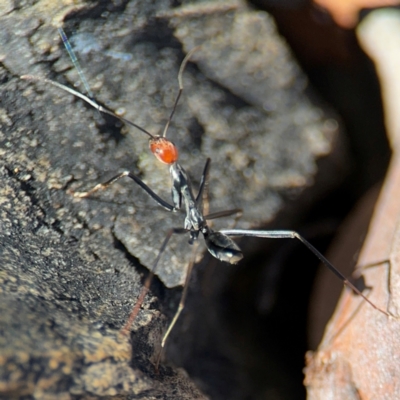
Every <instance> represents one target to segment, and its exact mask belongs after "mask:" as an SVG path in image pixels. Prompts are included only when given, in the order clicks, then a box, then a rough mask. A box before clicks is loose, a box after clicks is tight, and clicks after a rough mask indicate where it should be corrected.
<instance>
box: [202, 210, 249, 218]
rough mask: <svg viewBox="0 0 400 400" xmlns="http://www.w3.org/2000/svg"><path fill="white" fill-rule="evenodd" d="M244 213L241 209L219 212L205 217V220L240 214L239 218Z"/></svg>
mask: <svg viewBox="0 0 400 400" xmlns="http://www.w3.org/2000/svg"><path fill="white" fill-rule="evenodd" d="M242 212H243V210H242V209H241V208H234V209H233V210H225V211H217V212H215V213H211V214H208V215H205V216H204V218H205V219H206V220H207V221H209V220H211V219H217V218H224V217H230V216H231V215H235V214H239V216H241V214H242Z"/></svg>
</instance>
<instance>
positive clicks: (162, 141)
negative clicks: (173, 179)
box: [149, 136, 178, 165]
mask: <svg viewBox="0 0 400 400" xmlns="http://www.w3.org/2000/svg"><path fill="white" fill-rule="evenodd" d="M149 145H150V151H151V152H152V153H153V154H154V155H155V156H156V157H157V159H158V160H159V161H161V162H162V163H164V164H169V165H170V164H173V163H175V162H176V161H178V149H177V148H176V147H175V145H174V144H173V143H172V142H170V141H169V140H168V139H166V138H164V137H161V136H158V137H154V138H151V139H150V140H149Z"/></svg>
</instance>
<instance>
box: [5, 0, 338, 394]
mask: <svg viewBox="0 0 400 400" xmlns="http://www.w3.org/2000/svg"><path fill="white" fill-rule="evenodd" d="M55 3H56V4H53V3H52V2H50V3H49V2H47V1H36V2H35V1H32V2H25V3H24V5H22V6H21V7H20V8H17V7H15V8H14V6H13V4H12V3H11V2H10V3H7V2H4V3H2V5H1V6H0V24H1V29H0V48H1V63H0V87H1V100H0V101H1V103H0V104H1V108H0V127H1V130H0V155H1V159H0V176H1V178H0V179H1V185H0V226H1V229H0V251H1V266H0V308H1V310H0V326H1V334H0V394H1V396H3V397H10V398H11V397H12V398H36V399H41V398H46V399H52V398H54V399H55V398H57V399H70V398H88V399H89V398H91V399H93V398H109V397H114V396H118V398H142V399H150V398H156V397H157V398H165V399H181V398H182V399H183V398H185V399H188V398H205V395H203V394H202V393H201V392H200V391H199V390H198V389H197V388H196V386H195V385H194V384H193V383H192V382H191V381H190V380H189V379H188V378H187V376H186V374H185V373H184V372H182V370H179V369H172V368H170V367H166V366H164V365H162V366H161V368H160V373H159V374H158V375H157V374H155V371H154V367H153V364H152V361H154V357H155V356H156V355H157V353H158V349H159V343H160V336H161V333H162V331H163V330H164V329H165V326H166V321H167V318H166V317H165V315H167V316H168V319H169V318H170V317H171V313H172V312H173V310H174V309H175V307H176V294H177V293H176V292H173V291H166V290H164V287H163V285H161V284H160V282H156V284H155V285H154V287H153V289H152V291H151V292H150V294H149V295H148V297H147V299H146V301H145V303H144V306H143V310H142V311H141V313H140V314H139V317H138V318H137V320H136V321H135V324H134V326H133V333H132V335H131V337H121V336H120V335H119V329H120V328H121V327H122V326H123V324H124V322H125V320H126V318H127V315H128V314H129V312H130V310H131V308H132V306H133V305H134V303H135V299H136V297H137V294H138V292H139V290H140V288H141V285H142V279H143V276H144V275H145V273H146V269H145V268H143V266H145V267H148V266H149V265H151V264H152V262H153V260H154V257H155V255H156V254H157V252H158V249H159V246H160V243H161V242H162V240H163V238H164V235H165V233H166V231H167V230H168V228H169V227H171V226H181V225H182V220H183V218H182V215H178V216H177V215H166V214H167V213H166V212H163V210H160V209H159V208H158V207H157V205H156V204H154V202H153V201H152V200H151V199H149V198H148V196H147V195H146V194H145V193H143V191H141V189H140V188H138V187H137V186H136V185H134V184H133V183H131V182H121V184H117V185H115V186H113V187H111V188H110V189H109V190H108V191H106V192H104V193H99V194H98V195H96V196H93V198H91V199H84V200H76V199H74V198H72V197H71V196H70V195H69V194H68V189H73V190H86V189H88V188H91V187H92V186H93V185H94V184H96V183H98V182H99V181H103V180H105V179H108V178H110V177H111V176H112V175H113V174H115V173H117V172H120V171H122V170H125V169H129V170H132V171H133V172H135V173H136V174H139V175H140V176H141V177H142V178H143V180H144V181H145V182H146V183H147V184H148V185H149V186H150V187H152V188H154V190H155V191H156V192H158V193H159V194H160V195H161V196H162V197H164V198H165V199H168V198H169V176H168V170H167V168H166V167H165V166H163V165H160V164H158V163H157V162H156V161H155V159H154V158H153V156H152V155H151V154H150V153H149V151H148V148H147V147H148V144H147V138H146V137H145V136H144V135H143V134H141V133H140V132H137V131H134V130H133V129H131V128H129V129H126V128H125V127H121V126H120V124H119V123H118V122H116V121H115V120H113V119H112V118H105V117H101V116H99V115H98V113H97V112H96V111H95V110H93V109H92V108H90V107H89V106H87V105H86V104H84V103H83V102H82V101H80V100H77V99H75V98H73V97H72V96H70V95H68V94H66V93H64V92H61V91H60V90H58V89H56V88H54V87H52V86H49V85H45V84H42V83H33V82H27V81H22V80H20V79H19V76H20V75H24V74H32V75H40V76H43V77H47V78H50V79H53V80H57V81H59V82H61V83H64V84H67V85H70V86H72V85H73V84H74V83H75V82H76V81H77V80H78V78H77V74H76V71H75V70H73V69H71V62H70V60H69V58H68V55H67V54H66V53H65V50H64V48H63V45H62V43H61V42H60V39H59V38H58V36H57V30H56V27H57V26H63V28H64V29H65V30H66V32H67V33H68V34H69V35H70V37H71V41H72V43H73V45H74V48H75V51H76V53H77V55H78V57H79V58H80V61H81V64H82V65H84V66H85V68H84V69H85V72H86V74H87V79H88V81H89V83H90V85H91V87H92V90H93V91H94V93H95V96H96V98H97V99H98V100H99V101H100V102H103V103H104V104H106V105H107V106H108V107H110V108H111V109H114V110H117V109H119V111H121V112H124V116H125V117H126V118H128V119H130V120H133V121H135V122H136V123H137V124H139V125H141V126H144V127H145V128H146V129H147V130H149V131H151V132H153V133H159V132H161V130H162V127H163V124H164V123H165V121H166V118H167V116H168V115H169V112H170V110H171V107H172V104H173V101H174V98H175V96H176V93H177V74H178V69H179V65H180V62H181V60H182V59H183V57H184V55H185V54H186V52H187V51H188V50H189V49H191V48H193V46H196V45H202V47H201V48H200V49H199V50H198V52H197V53H196V54H195V55H194V56H193V63H192V64H190V65H189V66H188V68H187V71H186V72H185V74H184V84H185V91H184V95H183V97H182V100H181V103H180V106H179V107H178V109H177V112H176V115H175V117H174V121H173V124H172V125H171V129H170V132H169V137H170V138H172V139H173V140H174V141H175V143H176V144H177V145H178V146H179V149H180V152H181V153H180V155H181V163H182V164H183V165H184V166H185V168H186V169H187V170H188V171H189V173H190V174H191V176H193V177H194V184H196V183H198V180H199V175H200V173H201V170H202V168H203V165H204V162H205V159H206V157H211V159H212V160H213V164H212V171H211V182H210V201H211V206H212V209H211V211H215V210H221V209H229V208H243V209H244V210H245V213H244V217H243V218H242V219H241V221H240V222H239V225H238V226H239V227H250V226H254V225H259V224H261V223H265V222H268V221H270V220H271V219H272V218H273V217H274V215H275V214H276V212H277V211H278V210H279V209H281V208H282V207H283V206H284V202H285V195H286V194H287V193H292V191H293V188H295V189H296V190H301V189H302V188H304V187H306V186H308V185H311V184H312V182H313V179H314V176H315V174H316V172H317V167H316V160H317V159H318V158H319V157H321V156H323V155H326V154H328V153H329V152H330V151H331V149H332V143H333V142H334V140H335V139H336V137H337V136H336V135H337V130H336V127H337V125H336V123H335V122H334V121H332V120H331V119H329V118H327V116H326V115H324V113H323V112H322V111H321V110H320V109H317V108H315V107H314V106H313V105H312V104H311V102H310V101H309V100H308V98H307V96H306V95H305V93H304V91H305V88H306V86H307V82H306V79H305V78H304V76H303V75H302V74H301V72H300V70H299V68H298V67H297V66H296V64H295V63H294V62H293V60H292V59H291V56H290V53H289V51H288V49H287V48H286V46H285V45H284V44H283V43H282V41H281V40H280V39H279V38H278V36H277V34H276V31H275V27H274V24H273V22H272V20H271V18H270V17H269V16H268V15H267V14H266V13H261V12H255V11H250V10H249V9H248V8H246V7H245V6H244V5H243V4H242V3H240V2H212V3H199V4H194V5H189V6H182V7H180V8H175V9H172V8H171V7H172V6H171V3H172V2H169V1H157V2H155V3H154V4H150V3H151V2H148V1H143V2H140V1H130V2H129V1H123V2H118V3H117V2H116V3H115V4H114V3H110V2H108V1H105V2H87V3H85V2H74V5H71V2H67V1H65V2H61V1H60V2H55ZM260 38H261V40H260ZM90 49H92V50H91V51H90ZM128 131H129V133H127V132H128ZM333 179H335V178H333ZM327 185H329V183H327ZM222 223H223V222H221V221H220V222H218V224H222ZM225 223H226V222H225ZM218 224H216V226H217V227H218V226H222V225H218ZM225 226H226V225H225ZM186 241H187V238H175V239H174V240H172V241H171V245H170V246H169V247H168V250H167V251H166V254H165V255H164V257H163V260H162V263H161V265H160V268H159V273H158V276H159V278H160V279H161V281H162V282H163V283H164V285H165V286H166V287H175V286H177V285H180V284H182V282H183V281H184V278H185V266H186V264H187V260H188V258H189V257H190V248H189V246H188V245H187V243H186ZM170 303H171V304H170ZM204 329H207V328H206V326H204ZM194 340H195V339H193V340H192V342H193V341H194ZM183 342H184V343H185V345H187V344H188V343H190V341H189V340H186V339H185V340H183ZM176 348H177V346H174V349H175V351H177V350H176ZM185 355H187V358H186V360H187V359H188V358H189V360H192V362H194V363H195V362H196V355H195V354H190V347H189V346H188V348H186V349H185ZM190 357H191V358H190ZM175 359H178V360H179V359H180V357H179V356H178V357H175ZM203 368H204V369H206V367H203ZM211 370H212V368H211ZM232 379H234V377H233V378H232ZM228 382H229V381H228ZM219 384H221V382H220V383H219ZM222 384H223V383H222ZM231 389H232V391H233V392H234V393H231V395H230V396H229V398H231V399H234V398H244V397H243V396H244V393H243V392H239V391H236V392H235V390H234V386H233V385H232V388H231ZM221 392H223V393H227V389H226V388H225V389H224V390H222V389H221Z"/></svg>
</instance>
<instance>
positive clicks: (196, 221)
mask: <svg viewBox="0 0 400 400" xmlns="http://www.w3.org/2000/svg"><path fill="white" fill-rule="evenodd" d="M59 33H60V36H61V39H62V41H63V43H64V45H65V47H66V49H67V51H68V53H69V55H70V57H71V60H72V62H73V63H74V65H75V67H76V68H77V69H78V73H79V76H80V77H81V80H82V81H83V83H84V86H85V88H86V90H87V92H88V93H89V96H90V97H88V96H85V95H83V94H82V93H79V92H77V91H75V90H74V89H71V88H69V87H67V86H64V85H62V84H60V83H58V82H55V81H52V80H49V79H45V78H40V77H36V76H32V75H23V76H21V79H25V80H31V81H39V82H44V83H49V84H51V85H54V86H56V87H58V88H60V89H62V90H64V91H66V92H68V93H70V94H72V95H74V96H76V97H79V98H81V99H82V100H84V101H86V102H87V103H89V104H90V105H91V106H93V107H94V108H95V109H97V110H98V111H99V112H102V113H105V114H108V115H111V116H113V117H115V118H117V119H119V120H120V121H122V122H124V123H126V124H128V125H131V126H133V127H135V128H136V129H138V130H140V131H141V132H143V133H144V134H146V135H147V136H149V147H150V151H151V152H152V153H153V154H154V156H155V157H156V158H157V160H158V161H160V162H161V163H163V164H166V165H168V166H169V172H170V175H171V181H172V187H171V195H172V204H171V203H169V202H168V201H165V200H163V199H162V198H161V197H159V196H158V195H157V194H156V193H155V192H154V191H153V190H152V189H151V188H150V187H149V186H147V185H146V184H145V183H144V182H143V181H142V180H141V179H140V178H139V177H138V176H136V175H134V174H133V173H132V172H130V171H124V172H122V173H120V174H118V175H116V176H114V177H112V178H111V179H109V180H108V181H106V182H104V183H99V184H97V185H96V186H95V187H93V188H92V189H91V190H89V191H86V192H73V191H70V193H71V194H72V195H73V196H74V197H77V198H85V197H89V196H91V195H92V194H93V193H95V192H97V191H99V190H104V189H106V188H107V187H109V186H110V185H112V184H113V183H115V182H117V181H118V180H120V179H122V178H124V177H128V178H130V179H132V180H133V181H134V182H135V183H137V184H138V185H139V186H140V187H141V188H142V189H143V190H144V191H146V192H147V193H148V194H149V196H150V197H151V198H152V199H153V200H154V201H155V202H156V203H158V204H159V205H160V206H161V207H163V208H164V209H165V210H167V211H169V212H176V211H178V210H179V209H181V207H182V203H183V205H184V207H185V213H186V216H185V221H184V227H183V228H172V229H170V230H169V231H168V233H167V234H166V237H165V239H164V241H163V243H162V245H161V247H160V250H159V252H158V255H157V257H156V259H155V261H154V263H153V266H152V268H151V269H150V273H149V275H148V276H147V278H146V280H145V283H144V285H143V288H142V290H141V292H140V294H139V296H138V299H137V301H136V304H135V306H134V307H133V309H132V311H131V314H130V315H129V318H128V320H127V322H126V323H125V325H124V327H123V328H122V329H121V333H123V334H124V335H127V334H128V333H129V332H130V327H131V325H132V323H133V322H134V320H135V318H136V316H137V315H138V313H139V310H140V307H141V305H142V303H143V301H144V299H145V297H146V295H147V292H148V291H149V289H150V285H151V282H152V279H153V276H154V274H155V272H156V269H157V265H158V263H159V260H160V258H161V256H162V254H163V252H164V251H165V249H166V248H167V245H168V242H169V240H170V238H171V237H172V236H173V235H174V234H178V235H180V234H186V233H189V244H191V245H192V244H193V243H194V242H196V241H197V239H198V237H199V235H200V234H201V235H202V236H203V238H204V241H205V244H206V247H207V249H208V251H209V252H210V253H211V254H212V256H214V257H215V258H217V259H218V260H220V261H223V262H228V263H230V264H236V263H238V262H239V261H240V260H241V259H242V258H243V254H242V252H241V250H240V248H239V246H238V245H237V244H236V243H235V242H234V241H233V240H232V239H231V237H242V236H247V237H259V238H268V239H297V240H299V241H300V242H301V243H303V245H305V246H306V247H307V248H308V249H309V250H310V251H311V252H312V253H313V254H314V255H315V256H316V257H317V258H318V259H319V260H320V261H321V262H322V263H323V264H324V265H325V266H327V267H328V268H329V269H330V270H331V271H332V272H333V273H334V274H335V275H336V276H337V277H338V278H339V279H341V280H342V282H343V283H344V285H346V286H347V287H349V288H350V289H352V290H353V291H354V292H355V293H357V294H358V295H359V296H361V297H362V298H363V299H364V300H365V301H366V302H368V303H369V304H370V305H371V306H372V307H373V308H375V309H376V310H378V311H380V312H381V313H383V314H385V315H386V316H390V314H389V313H388V312H387V311H385V310H383V309H381V308H379V307H378V306H376V305H375V304H374V303H373V302H372V301H371V300H369V299H368V298H367V297H366V296H365V295H364V294H362V293H361V291H360V290H358V289H357V288H356V287H355V286H354V285H353V284H352V283H351V282H350V281H349V280H348V279H347V278H346V277H345V276H344V275H343V274H342V273H341V272H340V271H339V270H338V269H336V267H334V266H333V264H331V263H330V262H329V261H328V260H327V259H326V258H325V257H324V256H323V255H322V254H321V253H320V252H319V251H318V250H317V249H316V248H315V247H314V246H313V245H311V243H309V242H308V241H307V240H306V239H305V238H304V237H302V236H301V235H300V234H299V233H297V232H295V231H291V230H244V229H222V230H219V231H214V230H213V229H211V227H210V226H209V225H208V224H207V221H209V220H212V219H216V218H221V217H227V216H231V215H234V214H240V213H241V210H240V209H233V210H226V211H220V212H216V213H212V214H208V215H204V211H203V196H204V191H205V189H206V187H207V185H208V178H209V172H210V165H211V160H210V158H208V159H207V160H206V163H205V166H204V170H203V173H202V176H201V180H200V185H199V189H198V193H197V195H196V196H195V195H194V192H193V188H192V185H191V182H190V180H189V177H188V174H187V173H186V171H185V169H184V168H183V167H182V166H181V165H180V164H179V162H178V159H179V154H178V149H177V147H176V146H175V145H174V144H173V143H172V142H171V141H170V140H169V139H167V137H166V136H167V131H168V128H169V125H170V123H171V121H172V118H173V116H174V113H175V110H176V107H177V104H178V102H179V99H180V97H181V94H182V91H183V80H182V76H183V72H184V70H185V67H186V64H187V63H188V61H189V59H190V57H191V56H192V55H193V53H194V52H195V51H197V50H198V48H199V47H200V46H198V47H195V48H193V49H192V50H191V51H190V52H189V53H188V54H187V55H186V57H185V58H184V59H183V61H182V64H181V66H180V69H179V73H178V84H179V91H178V95H177V97H176V99H175V102H174V105H173V108H172V112H171V114H170V116H169V118H168V120H167V122H166V124H165V127H164V130H163V133H162V135H161V136H159V135H153V134H151V133H150V132H148V131H147V130H146V129H144V128H142V127H140V126H139V125H137V124H135V123H133V122H131V121H129V120H127V119H125V118H123V117H121V116H118V115H117V114H115V113H114V112H112V111H110V110H108V109H106V108H104V107H103V106H101V105H99V104H98V103H97V102H96V101H94V100H93V96H92V94H91V92H90V89H89V85H88V84H87V82H86V79H85V78H84V75H83V72H82V69H81V68H80V66H79V63H78V60H77V58H76V56H75V54H74V52H73V50H72V48H71V45H70V44H69V41H68V39H67V37H66V35H65V33H64V31H63V30H62V28H59ZM193 264H194V260H192V261H191V262H190V263H189V266H188V270H187V274H186V281H185V285H184V289H183V292H182V295H181V299H180V302H179V306H178V309H177V311H176V313H175V315H174V317H173V319H172V322H171V323H170V325H169V327H168V328H167V331H166V332H165V334H164V336H163V338H162V342H161V350H160V352H159V355H158V357H157V360H156V364H155V367H156V369H157V370H158V366H159V363H160V359H161V354H162V351H163V349H164V347H165V344H166V341H167V339H168V336H169V334H170V332H171V331H172V329H173V327H174V325H175V323H176V321H177V320H178V318H179V316H180V313H181V312H182V310H183V308H184V306H185V301H186V296H187V289H188V283H189V279H190V274H191V271H192V267H193Z"/></svg>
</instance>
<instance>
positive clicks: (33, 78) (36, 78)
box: [20, 75, 156, 139]
mask: <svg viewBox="0 0 400 400" xmlns="http://www.w3.org/2000/svg"><path fill="white" fill-rule="evenodd" d="M20 78H21V79H24V80H26V81H36V82H44V83H50V84H51V85H53V86H56V87H58V88H60V89H62V90H64V91H65V92H68V93H71V94H72V95H74V96H76V97H79V98H80V99H82V100H84V101H86V103H89V104H90V105H91V106H92V107H93V108H95V109H96V110H98V111H101V112H102V113H104V114H108V115H111V116H113V117H115V118H117V119H119V120H120V121H122V122H124V123H126V124H128V125H131V126H133V127H135V128H136V129H139V130H140V131H142V132H143V133H145V134H146V135H147V136H150V138H151V139H155V138H156V136H154V135H152V134H151V133H150V132H148V131H146V129H144V128H142V127H141V126H139V125H136V124H135V123H134V122H132V121H129V120H128V119H126V118H123V117H120V116H119V115H117V114H115V113H113V112H112V111H110V110H107V108H104V107H103V106H101V105H100V104H97V103H96V102H95V101H94V100H92V99H90V98H89V97H88V96H85V95H84V94H82V93H79V92H78V91H76V90H74V89H71V88H69V87H68V86H65V85H62V84H61V83H58V82H56V81H52V80H51V79H46V78H41V77H39V76H34V75H21V76H20Z"/></svg>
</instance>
